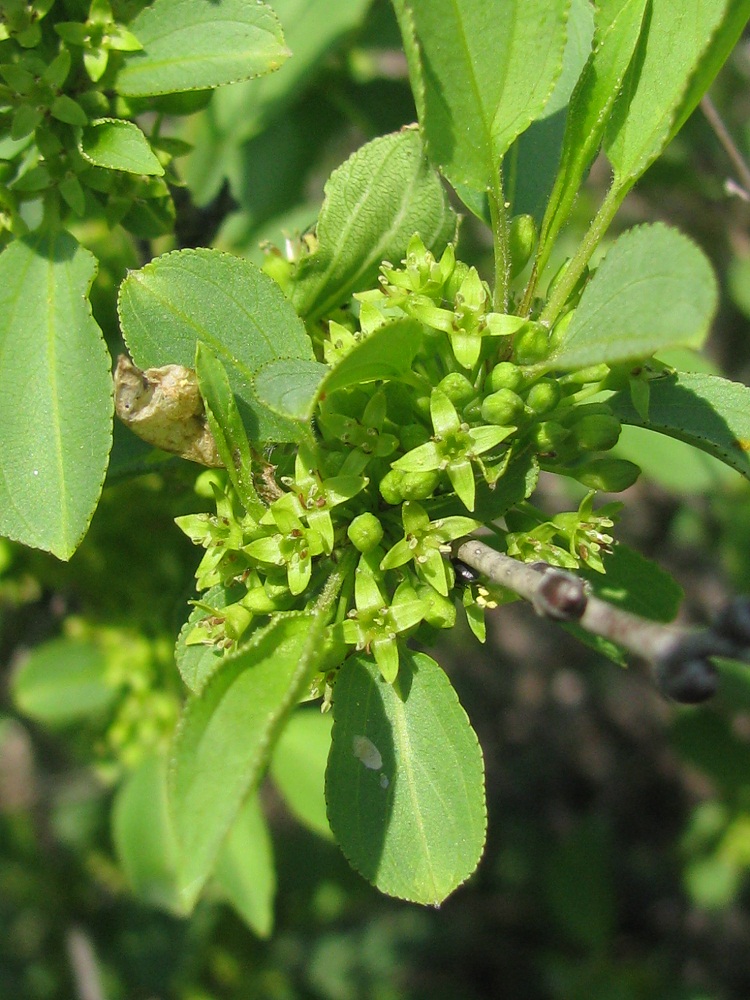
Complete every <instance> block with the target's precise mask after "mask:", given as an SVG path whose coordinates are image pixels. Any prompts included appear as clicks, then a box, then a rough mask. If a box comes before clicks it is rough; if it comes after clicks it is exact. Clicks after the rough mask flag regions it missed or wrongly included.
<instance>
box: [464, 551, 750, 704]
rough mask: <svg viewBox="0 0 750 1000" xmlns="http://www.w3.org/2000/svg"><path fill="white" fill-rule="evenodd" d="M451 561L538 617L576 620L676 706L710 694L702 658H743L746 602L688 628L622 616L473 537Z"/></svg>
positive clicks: (748, 642)
mask: <svg viewBox="0 0 750 1000" xmlns="http://www.w3.org/2000/svg"><path fill="white" fill-rule="evenodd" d="M456 558H457V559H459V560H460V561H461V562H462V563H464V564H465V565H466V566H470V567H471V568H472V569H474V570H477V571H478V572H479V573H481V574H483V576H485V577H486V578H487V580H489V581H490V582H492V583H494V584H497V585H499V586H502V587H506V588H507V589H508V590H512V591H513V592H514V593H516V594H518V595H519V597H523V598H524V599H525V600H527V601H529V603H530V604H531V605H532V606H533V608H534V609H535V611H536V612H537V614H539V615H542V616H543V617H545V618H552V619H554V620H556V621H562V622H575V623H576V624H577V625H580V627H581V628H583V629H585V630H586V631H587V632H589V633H591V634H592V635H598V636H601V637H602V638H604V639H609V640H611V641H612V642H614V643H616V644H617V645H618V646H620V647H622V648H623V649H625V650H627V651H628V652H630V653H632V654H633V655H635V656H638V657H640V658H641V659H643V660H646V661H647V662H649V663H650V664H651V665H652V666H653V669H654V675H655V679H656V683H657V685H658V686H659V688H660V689H661V691H662V692H663V693H664V694H666V695H668V696H669V697H671V698H674V699H675V700H676V701H685V702H698V701H704V700H705V699H706V698H709V697H710V696H711V695H712V694H714V693H715V691H716V687H717V675H716V670H715V668H714V666H713V664H711V663H710V662H709V657H712V656H724V657H728V658H731V659H743V660H748V659H750V634H748V632H747V631H746V630H747V629H748V622H746V620H745V617H744V616H745V615H746V613H747V602H745V601H740V602H737V603H734V604H732V605H730V606H729V608H728V609H726V610H725V612H723V614H722V615H720V616H719V617H718V618H717V621H716V622H715V623H714V626H713V627H712V628H710V629H703V630H695V629H690V628H685V627H683V626H679V625H674V624H662V623H660V622H654V621H650V620H649V619H647V618H641V617H640V615H635V614H632V613H631V612H629V611H624V610H622V609H621V608H618V607H615V605H613V604H609V603H607V601H603V600H601V598H598V597H595V596H593V595H592V594H589V593H588V591H587V588H586V584H585V583H584V581H583V580H582V579H581V578H580V577H578V576H576V575H575V574H573V573H569V572H567V571H566V570H561V569H558V568H557V567H554V566H550V565H548V564H547V563H523V562H520V561H519V560H518V559H512V558H511V557H510V556H506V555H504V554H503V553H502V552H497V551H496V550H495V549H493V548H490V546H489V545H485V544H484V542H480V541H476V540H475V539H472V540H471V541H468V542H464V543H463V544H462V545H461V546H460V547H459V548H458V549H457V551H456ZM738 622H739V624H738Z"/></svg>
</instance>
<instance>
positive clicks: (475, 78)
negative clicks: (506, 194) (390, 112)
mask: <svg viewBox="0 0 750 1000" xmlns="http://www.w3.org/2000/svg"><path fill="white" fill-rule="evenodd" d="M569 6H570V0H504V2H503V3H502V5H498V4H488V3H486V2H484V0H395V3H394V7H395V9H396V14H397V17H398V20H399V24H400V27H401V33H402V36H403V39H404V47H405V49H406V54H407V59H408V62H409V76H410V79H411V84H412V90H413V92H414V95H415V99H416V102H417V110H418V112H419V121H420V125H421V127H422V130H423V132H424V136H425V140H426V143H427V148H428V151H429V155H430V158H431V160H432V161H433V162H434V163H435V164H436V165H438V166H439V167H440V168H441V170H442V171H443V172H444V173H445V175H446V177H447V178H448V180H450V181H451V183H454V182H457V183H464V184H468V185H469V186H470V187H472V188H474V189H476V190H478V191H483V190H486V189H487V188H489V187H490V186H491V185H492V184H493V183H494V180H495V177H496V174H497V171H498V170H499V168H500V162H501V159H502V157H503V156H504V155H505V153H506V152H507V150H508V148H509V147H510V145H511V143H512V142H513V140H514V139H516V138H517V137H518V136H519V135H520V134H521V133H522V132H523V131H524V130H525V129H526V128H528V126H529V125H530V124H531V122H532V121H534V120H535V119H536V118H538V117H539V115H540V113H541V112H542V110H543V108H544V106H545V104H546V103H547V101H548V100H549V98H550V95H551V94H552V90H553V88H554V85H555V81H556V80H557V78H558V76H559V75H560V70H561V69H562V58H563V49H564V46H565V22H566V18H567V13H568V8H569Z"/></svg>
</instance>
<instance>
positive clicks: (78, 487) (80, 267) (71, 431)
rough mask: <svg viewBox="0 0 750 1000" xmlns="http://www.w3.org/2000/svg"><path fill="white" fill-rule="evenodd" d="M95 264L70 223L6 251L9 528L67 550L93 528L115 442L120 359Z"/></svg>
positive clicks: (2, 353)
mask: <svg viewBox="0 0 750 1000" xmlns="http://www.w3.org/2000/svg"><path fill="white" fill-rule="evenodd" d="M95 274H96V261H95V259H94V257H93V255H92V254H91V253H89V251H88V250H84V249H83V248H82V247H80V246H79V245H78V243H77V242H76V241H75V239H74V238H73V237H72V236H71V235H70V234H69V233H64V232H58V233H55V234H53V235H49V236H47V235H45V236H42V235H33V236H29V237H26V238H24V239H22V240H15V241H14V242H13V243H11V244H10V245H9V246H8V247H7V248H6V249H5V250H4V251H3V253H2V254H0V358H1V359H2V361H1V362H0V427H2V448H0V534H3V535H7V536H8V537H9V538H12V539H14V540H15V541H18V542H21V543H22V544H24V545H30V546H34V547H35V548H40V549H46V550H48V551H49V552H52V553H53V554H54V555H56V556H58V558H60V559H69V558H70V556H71V555H72V554H73V553H74V552H75V550H76V548H77V547H78V545H79V543H80V541H81V539H82V538H83V536H84V534H85V532H86V529H87V528H88V525H89V522H90V520H91V517H92V515H93V513H94V510H95V508H96V504H97V501H98V499H99V494H100V492H101V488H102V483H103V481H104V475H105V472H106V469H107V457H108V455H109V449H110V447H111V444H112V411H113V402H112V379H111V376H110V366H111V361H110V358H109V355H108V354H107V349H106V346H105V344H104V339H103V337H102V333H101V330H100V329H99V327H98V325H97V324H96V322H95V321H94V318H93V317H92V315H91V308H90V305H89V301H88V291H89V288H90V287H91V282H92V281H93V280H94V275H95Z"/></svg>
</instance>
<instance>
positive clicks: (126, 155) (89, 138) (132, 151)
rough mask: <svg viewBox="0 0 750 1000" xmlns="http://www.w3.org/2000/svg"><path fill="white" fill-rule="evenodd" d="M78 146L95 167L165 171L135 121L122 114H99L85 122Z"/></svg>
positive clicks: (156, 173) (156, 174)
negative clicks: (91, 120)
mask: <svg viewBox="0 0 750 1000" xmlns="http://www.w3.org/2000/svg"><path fill="white" fill-rule="evenodd" d="M80 149H81V153H82V154H83V157H84V159H86V160H88V161H89V163H93V164H95V165H96V166H97V167H108V168H109V169H110V170H125V171H126V172H127V173H130V174H150V175H155V176H157V177H161V175H162V174H163V173H164V167H163V166H162V165H161V163H159V160H158V158H157V157H156V154H155V153H154V151H153V150H152V149H151V146H150V145H149V141H148V139H147V138H146V136H145V135H144V134H143V132H141V130H140V129H139V128H138V126H137V125H136V124H135V123H134V122H126V121H123V120H122V119H121V118H100V119H99V120H98V121H95V122H92V123H91V124H90V125H87V126H86V128H84V129H83V131H82V133H81V145H80Z"/></svg>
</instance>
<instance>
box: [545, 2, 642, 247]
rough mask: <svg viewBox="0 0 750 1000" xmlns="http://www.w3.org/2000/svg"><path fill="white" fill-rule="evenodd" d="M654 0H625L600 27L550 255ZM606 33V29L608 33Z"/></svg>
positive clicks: (576, 101)
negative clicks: (651, 1) (648, 9)
mask: <svg viewBox="0 0 750 1000" xmlns="http://www.w3.org/2000/svg"><path fill="white" fill-rule="evenodd" d="M648 2H649V0H625V2H623V3H619V4H618V5H617V10H616V13H615V16H614V17H613V18H612V20H611V21H610V22H609V23H608V24H606V25H604V26H602V25H601V24H600V25H599V27H600V34H599V36H598V39H597V44H596V47H595V49H594V51H593V52H592V53H591V56H590V57H589V60H588V62H587V64H586V66H585V68H584V70H583V73H582V74H581V77H580V79H579V81H578V84H577V86H576V88H575V90H574V92H573V95H572V97H571V101H570V107H569V109H568V117H567V123H566V126H565V136H564V139H563V146H562V154H561V158H560V168H559V170H558V174H557V177H556V179H555V184H554V188H553V191H552V194H551V195H550V200H549V203H548V205H547V210H546V212H545V216H544V222H543V227H542V234H541V237H540V241H544V242H545V244H546V246H545V251H546V253H545V256H546V255H547V254H548V253H549V251H550V250H551V244H552V243H553V242H554V239H555V236H556V235H557V233H558V232H559V231H560V228H561V227H562V225H563V224H564V223H565V221H566V220H567V218H568V216H569V214H570V211H571V209H572V207H573V203H574V201H575V199H576V197H577V195H578V189H579V187H580V185H581V182H582V181H583V178H584V177H585V175H586V171H587V170H588V168H589V166H590V165H591V162H592V160H593V159H594V157H595V156H596V153H597V151H598V149H599V146H600V145H601V142H602V139H603V137H604V132H605V129H606V127H607V122H608V120H609V116H610V114H611V111H612V107H613V105H614V103H615V100H616V99H617V96H618V94H619V92H620V88H621V86H622V82H623V79H624V77H625V73H626V72H627V69H628V66H629V65H630V62H631V59H632V57H633V52H634V50H635V47H636V44H637V42H638V38H639V36H640V31H641V25H642V22H643V16H644V11H645V8H646V7H647V6H648ZM602 29H603V30H602Z"/></svg>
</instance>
